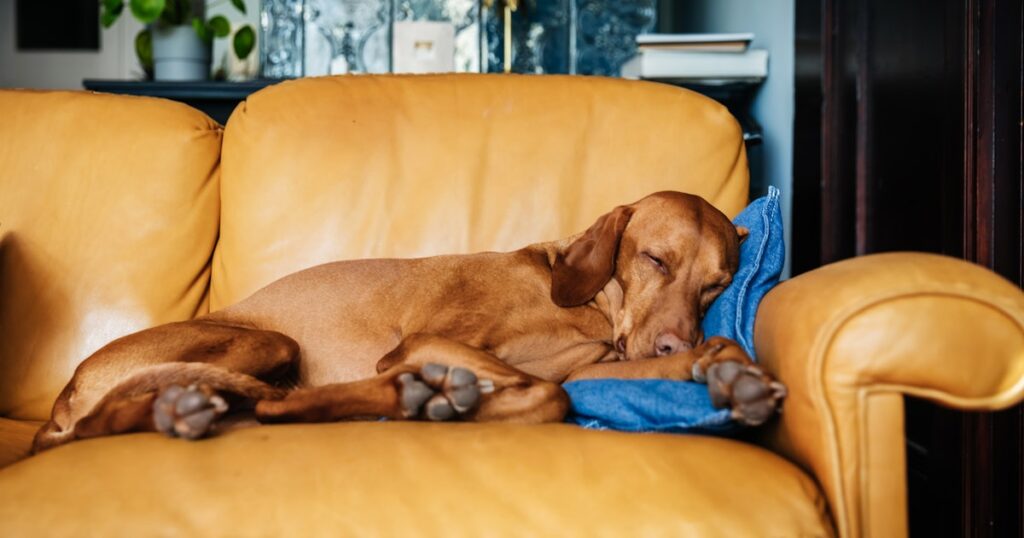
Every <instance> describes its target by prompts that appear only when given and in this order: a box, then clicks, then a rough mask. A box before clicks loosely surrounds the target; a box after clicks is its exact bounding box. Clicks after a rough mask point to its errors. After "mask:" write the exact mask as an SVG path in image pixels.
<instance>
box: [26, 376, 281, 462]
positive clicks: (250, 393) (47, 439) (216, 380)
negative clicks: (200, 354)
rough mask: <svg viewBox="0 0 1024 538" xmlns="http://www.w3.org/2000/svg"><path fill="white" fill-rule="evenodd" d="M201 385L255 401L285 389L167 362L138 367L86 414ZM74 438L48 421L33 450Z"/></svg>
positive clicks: (69, 430)
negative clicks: (166, 390) (171, 389)
mask: <svg viewBox="0 0 1024 538" xmlns="http://www.w3.org/2000/svg"><path fill="white" fill-rule="evenodd" d="M193 383H198V384H203V385H206V386H208V387H210V388H211V389H213V390H215V391H218V392H224V393H227V394H233V395H236V396H241V397H242V398H245V399H250V400H254V401H259V400H280V399H281V398H284V396H285V395H286V394H287V393H288V391H287V389H283V388H280V387H275V386H273V385H270V384H268V383H265V382H263V381H260V380H259V379H256V378H255V377H253V376H251V375H248V374H243V373H239V372H234V371H231V370H228V369H226V368H222V367H220V366H217V365H215V364H209V363H205V362H188V363H182V362H168V363H164V364H156V365H153V366H147V367H144V368H141V369H139V371H137V372H135V373H134V374H132V375H130V376H129V377H128V378H126V379H125V380H124V381H121V382H120V383H118V384H117V385H114V388H112V389H110V391H108V392H107V393H106V394H105V395H104V396H103V398H101V399H100V400H99V401H98V402H96V404H95V405H94V406H93V407H92V409H91V410H90V412H89V413H87V414H86V416H89V415H90V414H92V413H93V412H95V411H96V410H98V409H103V408H104V406H107V405H110V404H111V403H112V402H114V401H117V400H123V399H129V398H133V397H137V396H140V395H143V394H147V393H156V392H159V391H161V390H163V389H164V388H166V387H169V386H171V385H185V386H188V385H191V384H193ZM74 439H75V425H74V424H72V425H71V426H70V427H69V428H67V429H63V428H61V427H60V426H59V425H58V424H57V423H56V422H54V421H53V420H50V421H49V422H47V423H46V424H44V425H43V426H42V427H41V428H40V429H39V431H38V432H37V433H36V436H35V439H33V443H32V453H33V454H35V453H37V452H40V451H43V450H46V449H48V448H52V447H55V446H58V445H62V444H64V443H67V442H69V441H73V440H74Z"/></svg>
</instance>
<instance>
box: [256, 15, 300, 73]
mask: <svg viewBox="0 0 1024 538" xmlns="http://www.w3.org/2000/svg"><path fill="white" fill-rule="evenodd" d="M303 4H304V2H303V0H263V1H262V2H261V5H260V31H261V34H260V39H259V43H260V71H261V73H262V75H263V77H264V78H273V79H278V78H295V77H301V76H302V75H303V74H304V70H303V66H302V64H303V50H304V46H303V31H304V26H305V24H304V22H303V11H304V9H303Z"/></svg>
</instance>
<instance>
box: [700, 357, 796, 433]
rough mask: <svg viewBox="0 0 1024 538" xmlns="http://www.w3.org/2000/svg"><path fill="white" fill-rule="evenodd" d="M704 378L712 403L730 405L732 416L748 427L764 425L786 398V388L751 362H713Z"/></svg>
mask: <svg viewBox="0 0 1024 538" xmlns="http://www.w3.org/2000/svg"><path fill="white" fill-rule="evenodd" d="M707 377H708V378H707V382H708V392H709V393H710V395H711V403H712V405H714V406H715V407H719V408H721V407H729V408H731V409H732V418H733V419H735V420H737V421H738V422H740V423H742V424H746V425H748V426H758V425H761V424H764V423H765V422H766V421H767V420H768V419H770V418H771V417H772V415H774V414H775V411H776V410H777V409H779V408H780V406H781V405H782V400H783V399H784V398H785V397H786V387H785V386H784V385H783V384H782V383H779V382H778V381H775V380H774V379H773V378H772V377H771V376H769V375H768V374H766V373H764V371H763V370H761V369H760V368H758V367H757V366H754V365H750V364H742V363H740V362H736V361H722V362H716V363H714V364H712V365H711V367H710V368H708V372H707Z"/></svg>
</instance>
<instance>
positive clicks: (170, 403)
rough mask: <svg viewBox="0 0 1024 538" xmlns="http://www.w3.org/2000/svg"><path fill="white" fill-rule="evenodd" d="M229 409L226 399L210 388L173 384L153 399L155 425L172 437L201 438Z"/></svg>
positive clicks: (158, 429)
mask: <svg viewBox="0 0 1024 538" xmlns="http://www.w3.org/2000/svg"><path fill="white" fill-rule="evenodd" d="M227 410H228V404H227V402H225V401H224V398H221V397H220V396H219V395H218V394H217V393H215V392H214V391H213V390H211V389H210V388H209V387H206V386H199V385H190V386H189V387H187V388H186V387H182V386H180V385H171V386H169V387H167V388H165V389H164V390H163V391H162V392H161V393H160V396H158V397H157V399H156V400H155V401H154V402H153V424H154V425H155V426H156V429H157V431H159V432H161V433H163V434H164V435H167V436H169V437H181V438H183V439H190V440H191V439H199V438H200V437H202V436H204V435H206V434H207V433H208V432H209V431H210V429H211V428H212V427H213V424H214V423H215V422H216V420H217V418H219V417H220V416H221V415H223V414H224V413H225V412H227Z"/></svg>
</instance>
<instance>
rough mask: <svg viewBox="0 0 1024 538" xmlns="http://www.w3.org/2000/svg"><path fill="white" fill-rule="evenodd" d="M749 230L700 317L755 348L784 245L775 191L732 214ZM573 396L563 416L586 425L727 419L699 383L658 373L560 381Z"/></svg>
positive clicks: (695, 423) (648, 425)
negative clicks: (724, 284) (726, 280)
mask: <svg viewBox="0 0 1024 538" xmlns="http://www.w3.org/2000/svg"><path fill="white" fill-rule="evenodd" d="M733 223H735V224H736V225H737V226H745V227H747V229H749V230H750V235H748V236H747V239H746V240H745V241H744V242H743V244H741V245H740V266H739V270H738V271H737V272H736V274H735V275H734V276H733V281H732V284H730V285H729V287H728V288H726V289H725V291H724V292H723V293H722V295H720V296H719V297H718V299H716V300H715V302H714V303H713V304H712V305H711V308H709V309H708V312H707V315H705V317H704V320H703V322H702V324H701V325H702V328H703V329H704V334H705V336H706V337H711V336H725V337H727V338H732V339H733V340H736V341H737V342H739V343H740V345H741V346H743V348H744V349H746V351H747V353H749V354H750V356H751V357H754V358H755V359H756V355H755V354H754V318H755V316H756V314H757V306H758V305H759V304H760V303H761V299H762V298H763V297H764V296H765V294H767V293H768V291H769V290H771V289H772V288H773V287H774V286H775V285H776V284H778V282H779V275H781V273H782V264H783V263H784V262H785V258H786V247H785V244H784V241H783V232H782V211H781V209H780V208H779V190H778V189H776V188H775V187H769V188H768V195H767V196H764V197H762V198H758V199H757V200H754V202H752V203H751V204H750V205H749V206H747V208H746V209H744V210H743V212H741V213H740V214H739V215H738V216H737V217H736V218H735V219H734V220H733ZM564 387H565V390H566V392H568V393H569V398H570V400H571V401H572V410H571V411H570V414H569V416H568V417H567V418H566V420H567V421H569V422H574V423H576V424H579V425H581V426H584V427H587V428H595V429H613V430H623V431H648V432H686V431H690V432H692V431H701V432H725V431H728V430H730V429H732V427H733V426H734V424H735V423H734V422H733V420H732V419H731V418H730V416H729V410H728V409H715V408H714V407H713V406H712V405H711V399H710V397H709V396H708V390H707V386H706V385H702V384H699V383H693V382H689V381H668V380H664V379H594V380H584V381H572V382H570V383H566V384H565V385H564Z"/></svg>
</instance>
